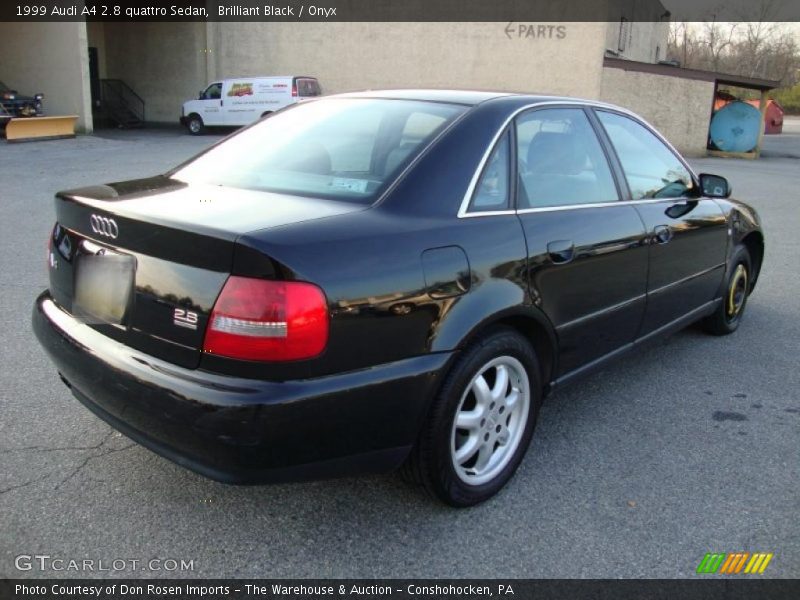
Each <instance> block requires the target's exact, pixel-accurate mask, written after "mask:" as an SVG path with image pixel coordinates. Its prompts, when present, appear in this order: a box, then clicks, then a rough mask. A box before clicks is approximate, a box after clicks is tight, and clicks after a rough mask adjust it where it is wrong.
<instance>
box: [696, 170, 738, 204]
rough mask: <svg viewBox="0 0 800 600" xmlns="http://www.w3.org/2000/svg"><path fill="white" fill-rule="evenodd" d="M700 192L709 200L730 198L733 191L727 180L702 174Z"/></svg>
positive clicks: (718, 176)
mask: <svg viewBox="0 0 800 600" xmlns="http://www.w3.org/2000/svg"><path fill="white" fill-rule="evenodd" d="M700 190H701V191H702V192H703V196H707V197H709V198H728V197H729V196H730V195H731V192H732V191H733V190H732V188H731V185H730V184H729V183H728V180H727V179H725V178H724V177H722V176H720V175H711V174H709V173H700Z"/></svg>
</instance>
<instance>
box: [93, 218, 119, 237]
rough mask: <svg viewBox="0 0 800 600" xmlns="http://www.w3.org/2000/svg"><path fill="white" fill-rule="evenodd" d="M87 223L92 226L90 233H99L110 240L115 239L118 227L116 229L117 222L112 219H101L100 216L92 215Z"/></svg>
mask: <svg viewBox="0 0 800 600" xmlns="http://www.w3.org/2000/svg"><path fill="white" fill-rule="evenodd" d="M89 222H90V223H91V224H92V231H94V232H95V233H99V234H100V235H102V236H105V237H107V238H111V239H112V240H115V239H117V236H118V235H119V227H117V222H116V221H115V220H114V219H109V218H108V217H101V216H100V215H92V216H91V217H90V218H89Z"/></svg>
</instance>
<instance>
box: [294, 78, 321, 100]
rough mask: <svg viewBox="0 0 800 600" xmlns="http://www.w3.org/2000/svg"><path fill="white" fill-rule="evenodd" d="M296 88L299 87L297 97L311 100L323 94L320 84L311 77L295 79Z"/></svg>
mask: <svg viewBox="0 0 800 600" xmlns="http://www.w3.org/2000/svg"><path fill="white" fill-rule="evenodd" d="M295 86H297V95H298V96H300V97H301V98H309V97H312V96H319V95H320V94H321V92H320V89H319V82H318V81H317V80H316V79H312V78H310V77H298V78H297V79H295Z"/></svg>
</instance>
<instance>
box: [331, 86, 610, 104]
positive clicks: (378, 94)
mask: <svg viewBox="0 0 800 600" xmlns="http://www.w3.org/2000/svg"><path fill="white" fill-rule="evenodd" d="M329 97H334V98H386V99H398V100H420V101H425V102H449V103H453V104H466V105H469V106H474V105H476V104H481V103H482V102H486V101H488V100H494V99H498V98H518V99H519V100H521V101H524V102H526V103H529V104H536V103H539V102H559V101H563V102H586V103H587V104H602V103H599V102H595V101H593V100H587V99H583V98H570V97H567V96H549V95H546V94H530V93H520V92H498V91H485V90H444V89H441V90H440V89H389V90H366V91H363V92H347V93H343V94H335V95H333V96H329Z"/></svg>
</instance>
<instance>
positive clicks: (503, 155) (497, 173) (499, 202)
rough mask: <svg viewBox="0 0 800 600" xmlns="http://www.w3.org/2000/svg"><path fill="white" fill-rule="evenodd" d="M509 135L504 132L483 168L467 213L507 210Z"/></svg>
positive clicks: (509, 159) (509, 167) (508, 194)
mask: <svg viewBox="0 0 800 600" xmlns="http://www.w3.org/2000/svg"><path fill="white" fill-rule="evenodd" d="M510 182H511V134H510V133H509V132H508V131H506V132H505V133H504V134H503V136H502V137H501V138H500V140H499V141H498V142H497V144H496V145H495V147H494V150H493V151H492V154H491V156H489V160H488V161H486V166H485V167H484V168H483V172H482V173H481V176H480V179H478V185H477V186H476V187H475V192H474V194H473V195H472V201H471V202H470V204H469V212H489V211H494V210H507V209H508V208H509V207H510V205H511V203H510V201H509V199H510V196H511V194H510V188H511V186H510Z"/></svg>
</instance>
